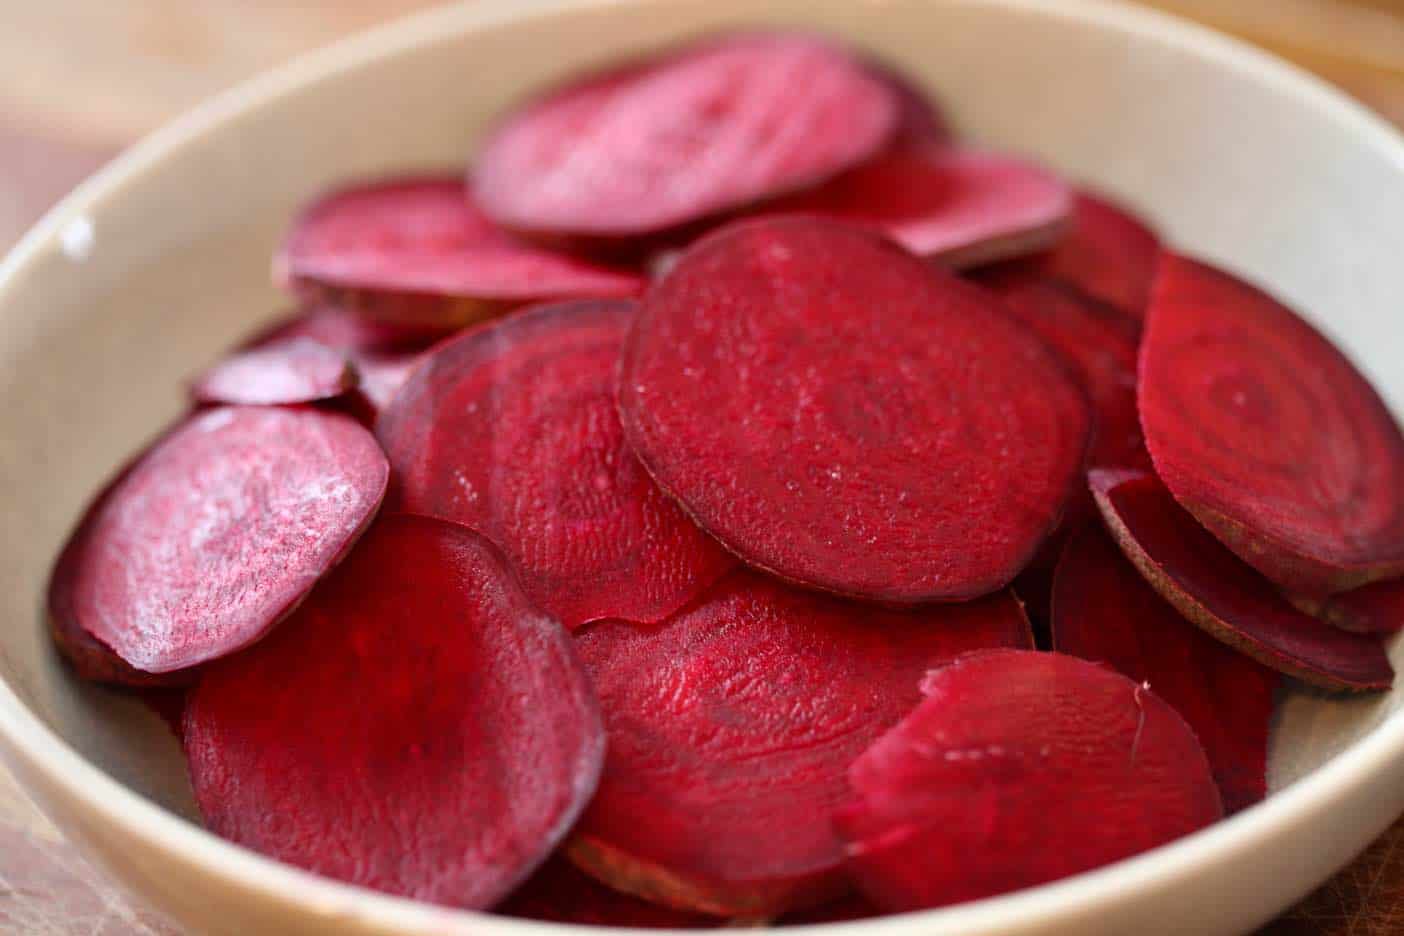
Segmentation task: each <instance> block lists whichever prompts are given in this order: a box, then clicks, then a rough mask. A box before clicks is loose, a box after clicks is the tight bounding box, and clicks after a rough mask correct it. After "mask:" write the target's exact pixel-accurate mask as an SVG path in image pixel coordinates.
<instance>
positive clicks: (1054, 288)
mask: <svg viewBox="0 0 1404 936" xmlns="http://www.w3.org/2000/svg"><path fill="white" fill-rule="evenodd" d="M982 282H983V283H984V284H985V285H986V286H989V287H990V288H991V289H993V290H994V291H995V292H997V293H998V294H999V295H1000V298H1002V299H1003V300H1004V303H1005V305H1006V307H1007V308H1008V309H1009V311H1011V312H1013V313H1014V315H1015V317H1016V318H1018V319H1019V321H1021V322H1023V323H1024V324H1025V325H1027V326H1028V327H1029V328H1030V329H1032V330H1033V331H1034V332H1035V333H1036V334H1037V335H1038V336H1039V337H1040V338H1042V339H1043V340H1044V341H1046V342H1047V343H1048V344H1049V346H1050V347H1052V348H1053V350H1055V351H1057V352H1058V353H1059V354H1060V355H1062V357H1063V359H1064V360H1065V361H1067V362H1068V363H1069V364H1070V365H1072V367H1073V368H1074V369H1075V370H1076V372H1077V375H1078V377H1079V378H1080V379H1081V381H1082V386H1083V388H1084V389H1085V390H1086V391H1087V396H1088V398H1089V399H1090V400H1091V401H1092V410H1093V412H1094V414H1095V415H1096V431H1095V432H1094V434H1093V435H1094V439H1095V441H1094V443H1093V445H1092V451H1091V453H1090V455H1089V462H1090V463H1091V464H1092V465H1093V466H1105V467H1125V466H1127V465H1129V464H1137V463H1140V462H1141V461H1143V460H1144V455H1143V454H1142V451H1143V445H1144V443H1143V442H1142V439H1141V425H1140V421H1139V417H1138V416H1137V413H1136V352H1137V346H1138V343H1139V339H1140V335H1139V328H1137V326H1136V324H1135V323H1134V322H1132V321H1131V320H1129V319H1127V318H1126V316H1125V315H1124V314H1123V313H1121V312H1120V311H1118V310H1117V309H1114V308H1112V307H1111V306H1108V305H1105V304H1104V303H1101V302H1099V301H1097V300H1096V299H1092V298H1090V297H1088V296H1086V295H1084V294H1083V293H1081V292H1079V291H1078V290H1076V289H1074V288H1070V287H1068V286H1066V285H1064V284H1062V283H1059V282H1057V281H1055V280H1049V279H1043V278H1038V277H1031V276H1025V275H1019V274H1014V273H1012V272H1001V273H1000V274H998V275H994V276H990V277H986V278H984V279H982Z"/></svg>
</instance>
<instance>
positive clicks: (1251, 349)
mask: <svg viewBox="0 0 1404 936" xmlns="http://www.w3.org/2000/svg"><path fill="white" fill-rule="evenodd" d="M1140 407H1141V424H1142V426H1143V428H1144V429H1145V434H1146V444H1147V446H1148V447H1149V449H1150V454H1151V457H1152V458H1153V459H1154V461H1155V469H1156V472H1157V473H1158V474H1159V475H1160V477H1161V479H1162V480H1163V481H1164V482H1165V484H1166V486H1167V487H1169V488H1170V491H1171V493H1173V494H1174V495H1175V499H1176V500H1178V501H1179V502H1180V504H1181V505H1183V506H1184V507H1185V508H1186V509H1187V510H1189V512H1190V513H1192V514H1194V516H1195V518H1196V519H1198V520H1199V522H1200V523H1202V524H1204V525H1205V526H1206V527H1208V528H1209V529H1210V530H1211V531H1213V533H1214V535H1215V536H1217V537H1218V538H1219V539H1220V540H1222V541H1223V542H1224V544H1225V545H1226V546H1228V547H1229V548H1230V549H1232V550H1233V551H1234V552H1235V553H1237V554H1238V555H1239V556H1240V557H1242V558H1243V560H1244V561H1245V562H1247V563H1248V564H1249V565H1251V566H1253V567H1254V568H1255V569H1257V570H1258V571H1259V572H1261V573H1263V574H1264V575H1266V576H1267V577H1268V578H1270V579H1272V580H1273V581H1275V582H1277V583H1278V584H1280V585H1281V586H1283V588H1285V589H1287V590H1289V591H1294V592H1300V593H1305V594H1321V593H1326V592H1335V591H1344V590H1347V589H1350V588H1356V587H1359V586H1361V585H1364V584H1367V583H1369V582H1372V581H1377V580H1380V579H1387V578H1397V577H1399V576H1400V575H1401V574H1404V435H1401V434H1400V431H1399V427H1398V425H1397V424H1396V423H1395V421H1394V418H1393V416H1391V415H1390V412H1389V410H1388V409H1387V408H1386V407H1385V404H1384V401H1383V400H1381V399H1380V397H1379V395H1378V394H1376V393H1375V391H1374V389H1373V388H1371V386H1370V385H1369V383H1367V382H1366V380H1365V378H1364V377H1362V376H1361V375H1360V373H1359V372H1358V371H1357V370H1356V369H1355V367H1354V366H1353V365H1352V364H1351V363H1350V361H1349V360H1347V359H1346V357H1345V356H1344V355H1342V354H1341V353H1340V352H1339V351H1337V350H1336V349H1335V347H1333V346H1332V345H1331V343H1330V342H1329V341H1327V340H1326V339H1325V338H1324V337H1322V335H1321V334H1319V333H1318V332H1317V331H1316V330H1315V329H1313V328H1312V327H1311V326H1310V325H1308V324H1307V323H1306V322H1304V321H1303V320H1302V319H1300V318H1298V317H1297V316H1296V315H1295V314H1294V313H1293V312H1292V311H1291V310H1289V309H1288V308H1287V307H1285V306H1283V305H1282V304H1280V303H1278V302H1277V301H1276V300H1274V299H1273V298H1272V297H1271V296H1268V295H1267V294H1266V293H1263V292H1260V291H1258V290H1257V289H1255V288H1253V287H1252V286H1250V285H1248V284H1247V283H1244V282H1242V281H1241V280H1237V279H1235V278H1233V277H1232V276H1230V275H1228V274H1227V273H1224V272H1222V271H1220V270H1216V269H1214V268H1212V267H1209V266H1206V265H1205V264H1202V263H1198V262H1196V261H1194V260H1188V259H1186V258H1184V257H1179V256H1174V255H1170V254H1166V255H1165V257H1164V259H1163V260H1162V261H1161V264H1160V272H1159V275H1158V276H1157V278H1156V282H1155V291H1154V294H1153V296H1152V297H1151V305H1150V313H1149V315H1148V317H1147V322H1146V336H1145V341H1144V343H1143V345H1142V349H1141V374H1140Z"/></svg>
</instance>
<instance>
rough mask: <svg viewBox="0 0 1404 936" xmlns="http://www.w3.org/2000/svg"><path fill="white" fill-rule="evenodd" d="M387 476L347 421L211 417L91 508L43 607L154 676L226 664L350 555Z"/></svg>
mask: <svg viewBox="0 0 1404 936" xmlns="http://www.w3.org/2000/svg"><path fill="white" fill-rule="evenodd" d="M388 474H389V469H388V466H387V465H386V461H385V456H384V455H383V454H382V453H381V451H380V449H379V447H378V446H377V445H376V443H375V439H374V438H373V437H372V436H371V435H370V433H368V432H366V431H365V430H364V429H362V428H361V427H360V426H359V425H357V424H356V423H355V422H354V421H352V420H351V419H350V418H349V417H346V416H342V415H340V414H336V413H327V412H321V411H317V410H311V409H278V408H271V407H270V408H265V407H221V408H217V409H211V410H205V411H203V412H201V413H199V414H197V415H195V416H193V417H192V418H191V419H189V420H188V421H187V422H185V423H184V424H182V425H180V426H179V427H177V428H176V429H174V430H173V431H172V432H170V433H169V434H168V435H166V436H165V437H163V438H162V439H161V440H159V441H158V442H157V443H156V444H155V445H154V446H152V448H151V449H150V450H148V451H147V452H146V453H145V455H143V456H142V457H141V459H140V460H139V461H138V462H137V463H136V464H135V465H133V466H132V467H131V468H130V469H129V470H128V471H127V472H126V473H125V475H124V476H123V477H121V478H120V479H119V480H118V481H117V482H116V483H115V484H114V485H113V486H112V487H111V488H110V489H109V490H108V491H105V492H104V493H103V494H102V495H101V499H100V500H99V501H97V502H96V503H95V504H94V505H93V506H92V507H91V508H90V510H89V513H88V515H87V517H86V518H85V520H84V521H83V522H82V523H81V524H80V526H79V528H78V530H77V531H76V532H75V534H74V537H73V539H72V541H71V542H70V543H69V544H68V546H66V547H65V553H64V559H63V560H61V561H60V563H59V566H58V567H57V568H56V569H55V574H54V576H53V579H52V581H51V584H50V608H51V609H55V608H56V609H58V610H59V611H60V613H61V616H65V617H68V616H71V618H70V619H71V620H72V621H73V622H74V623H75V624H76V626H77V627H79V628H81V629H82V630H84V631H86V632H87V633H88V634H89V635H91V636H92V637H94V638H96V639H97V641H99V642H100V643H101V644H103V645H105V646H107V647H108V648H110V649H111V650H112V651H114V652H115V653H116V655H117V656H118V657H120V658H121V659H122V660H123V661H125V662H126V663H127V664H129V665H130V666H132V667H135V668H136V669H139V670H142V671H145V672H149V673H171V672H174V671H176V670H182V669H186V668H188V667H192V666H196V665H199V664H200V663H203V662H205V661H207V660H212V659H215V658H217V657H220V656H223V655H225V654H228V653H232V652H234V651H235V650H238V649H240V648H242V647H244V646H247V645H248V644H250V643H252V642H253V641H255V640H257V639H258V638H260V637H262V636H263V635H264V634H265V633H266V632H267V631H268V630H269V628H271V627H273V625H274V624H276V623H277V622H278V621H279V620H281V619H282V618H283V617H284V616H285V615H286V614H287V613H288V612H289V611H290V610H292V608H293V607H295V606H296V605H297V603H298V602H299V601H301V600H302V598H303V596H304V595H305V594H306V593H307V590H308V589H309V588H311V587H312V584H313V583H314V582H315V581H316V580H317V579H318V578H319V577H320V576H321V575H322V574H323V573H325V572H326V571H327V569H329V568H330V567H331V566H332V565H334V564H335V563H336V562H337V561H338V560H339V559H340V558H341V557H342V556H343V555H345V553H346V550H347V549H349V548H350V546H351V544H352V543H354V542H355V540H356V538H357V537H358V536H359V535H360V534H361V531H362V530H364V529H365V527H366V525H367V524H368V523H369V522H370V520H371V517H373V516H374V515H375V511H376V509H377V508H378V507H379V505H380V500H381V498H382V496H383V495H384V492H385V485H386V481H387V477H388Z"/></svg>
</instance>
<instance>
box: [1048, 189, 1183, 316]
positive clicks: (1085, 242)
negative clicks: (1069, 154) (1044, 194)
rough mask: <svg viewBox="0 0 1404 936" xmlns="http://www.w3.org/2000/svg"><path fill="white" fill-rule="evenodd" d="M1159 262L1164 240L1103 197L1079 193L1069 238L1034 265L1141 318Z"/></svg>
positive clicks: (1074, 203)
mask: <svg viewBox="0 0 1404 936" xmlns="http://www.w3.org/2000/svg"><path fill="white" fill-rule="evenodd" d="M1159 258H1160V238H1159V237H1157V236H1156V234H1155V232H1154V231H1152V230H1151V229H1150V228H1149V227H1147V226H1146V224H1145V223H1144V222H1142V221H1141V220H1140V219H1139V218H1136V217H1135V216H1134V215H1132V214H1131V213H1130V212H1128V211H1127V210H1126V209H1124V208H1122V207H1120V206H1118V205H1116V204H1115V203H1113V202H1111V201H1109V200H1107V199H1105V198H1103V197H1101V196H1098V195H1093V194H1091V193H1089V192H1079V193H1077V195H1076V197H1075V198H1074V200H1073V216H1072V225H1071V228H1070V230H1069V231H1068V232H1067V236H1066V237H1064V238H1063V240H1062V241H1060V242H1059V244H1058V246H1057V247H1056V248H1054V249H1053V250H1052V251H1050V252H1049V253H1048V254H1046V255H1045V256H1043V257H1040V258H1038V259H1037V260H1036V261H1035V266H1036V268H1037V269H1038V270H1039V272H1041V273H1043V274H1044V275H1045V276H1052V277H1056V278H1058V279H1062V280H1065V281H1067V282H1069V283H1071V284H1073V285H1074V286H1076V287H1077V288H1078V289H1080V290H1082V291H1083V292H1085V293H1086V294H1087V295H1089V296H1091V297H1093V298H1094V299H1099V300H1101V301H1102V302H1106V303H1108V304H1110V305H1112V306H1114V307H1116V308H1118V309H1121V310H1122V311H1124V312H1126V313H1128V314H1130V315H1131V316H1133V317H1135V318H1137V319H1139V318H1141V317H1143V316H1144V315H1145V310H1146V302H1147V301H1148V299H1149V297H1150V290H1151V280H1152V279H1153V278H1154V276H1155V268H1156V262H1157V261H1158V260H1159Z"/></svg>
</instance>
